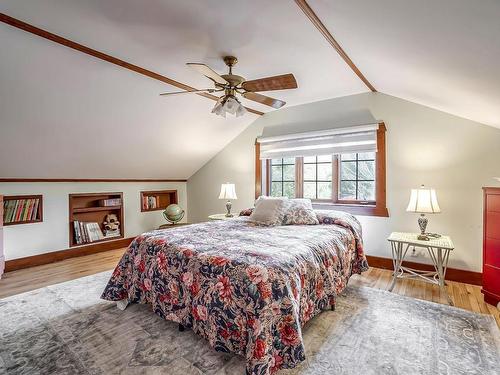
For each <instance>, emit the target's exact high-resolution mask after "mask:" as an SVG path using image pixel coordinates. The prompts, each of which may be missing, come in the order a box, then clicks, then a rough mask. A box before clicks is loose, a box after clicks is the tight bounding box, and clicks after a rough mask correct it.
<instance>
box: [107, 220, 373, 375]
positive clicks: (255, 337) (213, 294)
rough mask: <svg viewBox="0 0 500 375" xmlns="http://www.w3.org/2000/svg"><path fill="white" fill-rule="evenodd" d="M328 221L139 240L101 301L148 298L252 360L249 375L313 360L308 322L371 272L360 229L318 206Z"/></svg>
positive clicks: (197, 228) (232, 226)
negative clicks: (355, 278)
mask: <svg viewBox="0 0 500 375" xmlns="http://www.w3.org/2000/svg"><path fill="white" fill-rule="evenodd" d="M317 216H318V219H319V222H320V224H323V225H287V226H275V227H263V226H258V225H255V224H252V223H251V222H249V220H248V217H238V218H235V219H233V220H229V221H216V222H209V223H201V224H194V225H188V226H182V227H179V228H174V229H166V230H157V231H153V232H149V233H145V234H143V235H140V236H138V237H137V238H136V239H135V240H134V241H133V242H132V243H131V245H130V246H129V248H128V250H127V251H126V252H125V254H124V255H123V257H122V259H121V260H120V262H119V263H118V265H117V267H116V269H115V270H114V272H113V275H112V277H111V279H110V280H109V282H108V284H107V286H106V288H105V290H104V292H103V294H102V298H103V299H106V300H110V301H118V300H122V299H128V300H129V302H137V303H147V304H150V305H151V306H152V309H153V311H154V312H155V313H156V314H158V315H159V316H161V317H162V318H164V319H167V320H172V321H175V322H178V323H181V324H182V325H184V326H186V327H190V328H192V329H193V331H194V332H196V333H197V334H199V335H201V336H203V337H205V338H206V339H207V340H208V341H209V343H210V345H211V346H212V347H213V348H215V350H218V351H223V352H233V353H236V354H240V355H243V356H245V357H246V362H247V367H246V373H247V374H252V375H268V374H273V373H275V372H276V371H277V370H279V369H280V368H292V367H295V366H296V365H297V364H298V363H300V362H301V361H303V360H304V359H305V351H304V344H303V342H302V334H301V327H302V326H303V325H304V324H305V323H306V322H307V321H308V320H310V319H311V318H312V317H314V316H315V315H316V314H318V313H319V312H321V311H322V310H324V309H326V308H328V307H329V306H330V305H332V304H334V303H335V298H336V296H337V294H339V293H340V292H341V291H342V290H343V289H344V288H345V287H346V284H347V281H348V279H349V277H350V276H351V275H352V274H353V273H361V272H362V271H365V270H366V269H368V264H367V262H366V258H365V256H364V253H363V244H362V238H361V226H360V224H359V222H358V221H357V220H356V219H355V218H354V217H353V216H351V215H349V214H345V213H342V212H336V211H328V212H321V211H317Z"/></svg>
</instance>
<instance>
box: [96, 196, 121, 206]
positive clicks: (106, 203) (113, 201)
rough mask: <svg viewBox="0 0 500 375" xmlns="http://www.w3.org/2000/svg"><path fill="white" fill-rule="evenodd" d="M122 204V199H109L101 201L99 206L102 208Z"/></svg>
mask: <svg viewBox="0 0 500 375" xmlns="http://www.w3.org/2000/svg"><path fill="white" fill-rule="evenodd" d="M121 204H122V200H121V198H109V199H100V200H99V206H101V207H110V206H120V205H121Z"/></svg>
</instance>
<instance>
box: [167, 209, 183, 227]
mask: <svg viewBox="0 0 500 375" xmlns="http://www.w3.org/2000/svg"><path fill="white" fill-rule="evenodd" d="M163 217H164V218H165V220H167V221H168V222H170V223H172V224H175V223H177V222H178V221H181V220H182V218H183V217H184V210H183V209H182V208H181V206H179V205H178V204H170V205H168V206H167V208H165V211H163Z"/></svg>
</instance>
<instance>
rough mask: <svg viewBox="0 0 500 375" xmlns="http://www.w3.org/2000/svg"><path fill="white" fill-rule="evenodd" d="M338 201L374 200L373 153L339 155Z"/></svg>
mask: <svg viewBox="0 0 500 375" xmlns="http://www.w3.org/2000/svg"><path fill="white" fill-rule="evenodd" d="M338 200H339V201H343V200H345V201H367V202H375V153H374V152H363V153H358V154H342V155H340V181H339V197H338Z"/></svg>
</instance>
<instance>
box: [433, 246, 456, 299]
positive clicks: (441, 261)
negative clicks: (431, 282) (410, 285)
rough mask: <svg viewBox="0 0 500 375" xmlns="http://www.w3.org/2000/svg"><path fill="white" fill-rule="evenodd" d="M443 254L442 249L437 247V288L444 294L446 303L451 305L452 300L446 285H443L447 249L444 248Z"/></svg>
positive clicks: (446, 263)
mask: <svg viewBox="0 0 500 375" xmlns="http://www.w3.org/2000/svg"><path fill="white" fill-rule="evenodd" d="M444 251H445V254H444V256H443V249H440V248H438V249H437V259H436V260H437V262H436V264H435V266H436V271H437V273H438V279H439V280H438V281H439V290H440V291H441V293H444V295H445V296H446V299H447V300H448V304H449V305H451V306H453V301H452V300H451V298H450V295H449V294H448V291H447V290H446V285H445V281H444V279H445V276H446V268H447V266H448V255H449V252H450V251H449V250H447V249H445V250H444Z"/></svg>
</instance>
